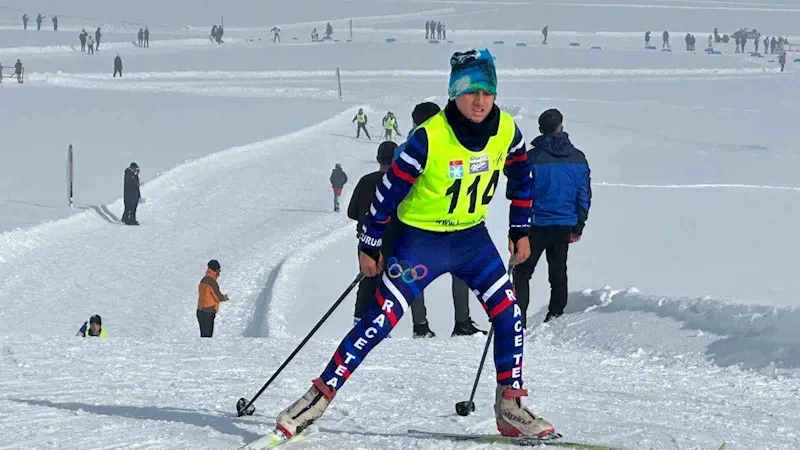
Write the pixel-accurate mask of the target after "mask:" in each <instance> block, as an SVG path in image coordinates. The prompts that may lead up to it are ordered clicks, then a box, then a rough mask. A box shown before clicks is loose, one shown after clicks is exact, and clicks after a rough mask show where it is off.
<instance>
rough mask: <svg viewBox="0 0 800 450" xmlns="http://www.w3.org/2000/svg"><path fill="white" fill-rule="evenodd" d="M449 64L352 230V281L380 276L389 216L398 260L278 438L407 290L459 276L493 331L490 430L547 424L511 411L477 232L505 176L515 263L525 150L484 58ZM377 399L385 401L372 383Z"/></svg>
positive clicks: (505, 328)
mask: <svg viewBox="0 0 800 450" xmlns="http://www.w3.org/2000/svg"><path fill="white" fill-rule="evenodd" d="M450 65H451V73H450V82H449V89H448V94H449V95H448V97H449V99H450V101H449V102H448V104H447V107H445V109H444V111H442V112H441V113H439V114H437V115H436V116H434V117H433V118H432V119H430V120H429V121H427V122H426V123H425V124H424V125H423V126H422V127H420V128H418V129H417V130H416V131H415V132H414V134H413V135H412V136H411V137H409V139H408V145H407V146H406V149H405V150H404V151H403V153H402V154H401V156H400V159H398V160H397V161H395V162H394V163H393V164H392V167H391V169H390V170H389V171H388V172H387V173H386V175H385V176H384V181H383V182H382V183H381V184H379V185H378V191H377V192H376V193H375V196H374V197H373V208H371V209H370V214H369V215H368V216H367V217H366V218H365V219H364V226H363V227H362V233H361V239H360V243H359V266H360V269H361V273H362V274H364V275H365V276H376V275H378V274H379V273H381V271H382V270H383V266H384V264H383V263H384V261H383V259H382V258H381V256H380V247H381V244H382V239H383V234H384V231H385V227H386V224H387V223H388V222H389V221H390V218H391V216H392V215H393V214H394V213H395V211H397V217H398V219H399V220H400V221H401V222H402V223H403V224H404V225H407V227H404V228H403V230H402V231H401V232H400V235H399V236H398V237H397V241H396V247H395V253H396V254H398V255H403V258H402V260H400V259H399V260H398V261H394V262H392V263H391V264H392V267H389V268H387V270H386V271H385V272H384V275H383V276H382V277H381V284H380V286H379V287H378V290H377V291H376V292H375V298H374V301H373V302H371V303H370V305H369V309H368V310H367V313H366V314H365V316H364V317H363V318H362V319H361V321H360V322H359V323H358V324H357V325H355V326H354V327H353V328H352V329H351V330H350V331H349V332H348V333H347V335H346V336H345V337H344V338H343V339H342V341H341V343H340V345H339V346H338V347H337V348H336V350H335V353H334V354H333V357H332V358H331V359H330V360H329V362H328V364H327V365H326V367H325V369H324V370H323V371H322V373H321V374H320V376H319V377H318V378H316V379H314V380H313V381H312V385H311V386H310V388H309V389H308V390H307V391H306V392H305V394H304V395H303V396H302V397H301V398H299V399H298V400H296V401H295V402H293V403H291V404H290V405H289V406H288V407H286V408H285V409H284V410H283V411H281V412H280V413H279V414H278V416H277V418H276V420H275V426H276V428H277V429H278V430H279V431H280V432H282V433H283V434H284V435H285V436H287V437H293V436H295V435H297V433H300V432H301V431H302V430H304V429H306V428H308V427H309V426H312V425H313V424H314V423H316V422H317V421H318V420H319V419H320V418H321V417H322V415H323V414H324V413H325V411H326V409H327V408H328V406H329V405H330V403H331V402H332V401H333V399H334V398H335V396H336V395H337V394H338V393H339V392H340V391H341V389H342V387H343V386H344V385H345V384H346V382H347V380H348V379H349V378H352V375H353V373H354V372H355V371H356V370H357V369H358V367H359V365H360V364H361V363H362V362H363V361H364V360H365V358H366V357H367V356H368V355H369V353H370V352H371V351H372V350H374V349H375V347H376V346H378V345H379V344H380V342H381V341H382V340H383V339H384V338H386V336H387V335H388V334H389V332H391V330H392V328H394V326H395V325H396V324H397V322H398V321H399V320H400V319H402V317H403V314H404V313H405V312H406V311H407V309H408V303H409V302H412V301H414V296H415V293H416V292H419V291H422V290H424V289H425V288H426V287H427V286H428V285H429V284H430V283H431V282H432V281H433V280H435V279H436V278H438V277H439V276H440V275H443V274H445V273H453V274H455V275H457V276H459V277H462V279H463V280H464V281H465V282H466V283H467V285H469V286H470V288H472V289H473V291H474V292H475V294H476V296H477V298H478V299H479V300H480V302H481V303H482V305H483V307H484V308H485V310H486V312H487V315H488V316H489V318H490V320H491V321H492V324H493V325H494V332H495V337H494V366H495V370H496V374H497V375H496V381H497V385H496V388H495V404H494V412H495V423H496V426H497V429H498V431H500V433H501V434H503V435H508V436H531V437H548V436H551V435H552V434H553V433H555V429H554V428H553V426H552V425H551V424H550V423H549V422H548V421H547V420H544V419H542V418H540V417H537V416H535V415H534V414H533V413H532V412H531V411H530V410H528V409H527V408H525V407H524V406H523V404H522V397H525V396H527V395H528V392H527V390H526V389H525V388H524V387H523V380H522V367H523V362H524V361H523V345H524V342H525V339H524V338H523V330H522V321H521V312H520V309H519V306H518V305H517V304H516V302H515V296H514V288H513V286H512V285H511V282H510V281H509V279H508V276H507V275H506V268H505V264H504V262H503V259H502V257H501V256H500V254H499V252H498V251H497V248H496V247H495V245H494V243H493V241H492V238H491V236H490V235H489V232H488V230H487V228H486V224H485V217H486V214H487V211H488V207H489V203H490V201H491V198H492V194H494V188H495V187H496V186H497V184H496V182H495V181H492V180H498V179H499V176H500V172H501V171H502V172H505V173H506V175H507V177H508V182H507V184H506V186H507V192H506V197H507V198H508V199H510V200H511V202H510V211H509V212H510V215H509V222H510V223H509V225H510V229H509V233H508V236H509V242H508V248H509V251H510V252H512V254H513V263H521V262H523V261H524V260H525V259H527V257H528V253H529V245H528V244H529V243H528V229H529V224H530V207H531V206H530V205H531V197H530V185H531V175H530V171H529V165H528V163H527V159H526V156H525V154H526V146H525V142H524V141H523V140H522V133H521V132H520V130H519V128H518V127H517V125H516V124H515V123H514V119H513V118H512V117H511V115H510V114H508V113H506V112H503V111H501V110H500V109H499V108H498V106H497V105H496V104H495V103H494V102H495V96H496V95H497V75H496V69H495V66H494V57H493V56H492V54H491V53H490V52H489V51H488V50H487V49H480V50H470V51H468V52H463V53H462V52H458V53H455V54H453V55H452V56H451V58H450ZM470 186H475V187H474V188H472V187H470ZM476 194H477V195H476ZM387 263H389V262H388V261H387ZM406 274H407V275H406ZM427 357H429V358H430V357H432V355H427ZM364 375H368V374H364ZM375 394H376V395H378V392H377V391H376V392H375ZM396 394H397V393H395V395H396ZM379 395H383V396H392V395H393V393H392V392H391V389H388V390H387V389H386V388H385V386H384V387H383V389H381V391H380V394H379Z"/></svg>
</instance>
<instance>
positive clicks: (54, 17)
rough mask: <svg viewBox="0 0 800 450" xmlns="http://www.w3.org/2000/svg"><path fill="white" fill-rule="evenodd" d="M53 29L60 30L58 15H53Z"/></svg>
mask: <svg viewBox="0 0 800 450" xmlns="http://www.w3.org/2000/svg"><path fill="white" fill-rule="evenodd" d="M53 31H58V16H53Z"/></svg>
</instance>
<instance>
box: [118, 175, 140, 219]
mask: <svg viewBox="0 0 800 450" xmlns="http://www.w3.org/2000/svg"><path fill="white" fill-rule="evenodd" d="M141 198H142V194H141V192H140V191H139V165H138V164H136V163H135V162H132V163H131V165H130V166H128V168H127V169H125V180H124V183H123V189H122V199H123V200H124V203H125V212H123V213H122V223H124V224H125V225H139V222H137V221H136V208H137V207H138V206H139V200H140V199H141Z"/></svg>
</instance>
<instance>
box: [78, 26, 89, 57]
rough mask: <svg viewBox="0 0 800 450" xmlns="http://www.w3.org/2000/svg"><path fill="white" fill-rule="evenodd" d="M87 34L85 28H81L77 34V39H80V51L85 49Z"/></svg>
mask: <svg viewBox="0 0 800 450" xmlns="http://www.w3.org/2000/svg"><path fill="white" fill-rule="evenodd" d="M87 36H89V34H88V33H86V30H81V34H79V35H78V39H79V40H80V41H81V51H82V52H85V51H86V37H87Z"/></svg>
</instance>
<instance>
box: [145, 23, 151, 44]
mask: <svg viewBox="0 0 800 450" xmlns="http://www.w3.org/2000/svg"><path fill="white" fill-rule="evenodd" d="M144 46H145V47H146V48H150V29H149V28H147V27H144Z"/></svg>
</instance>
